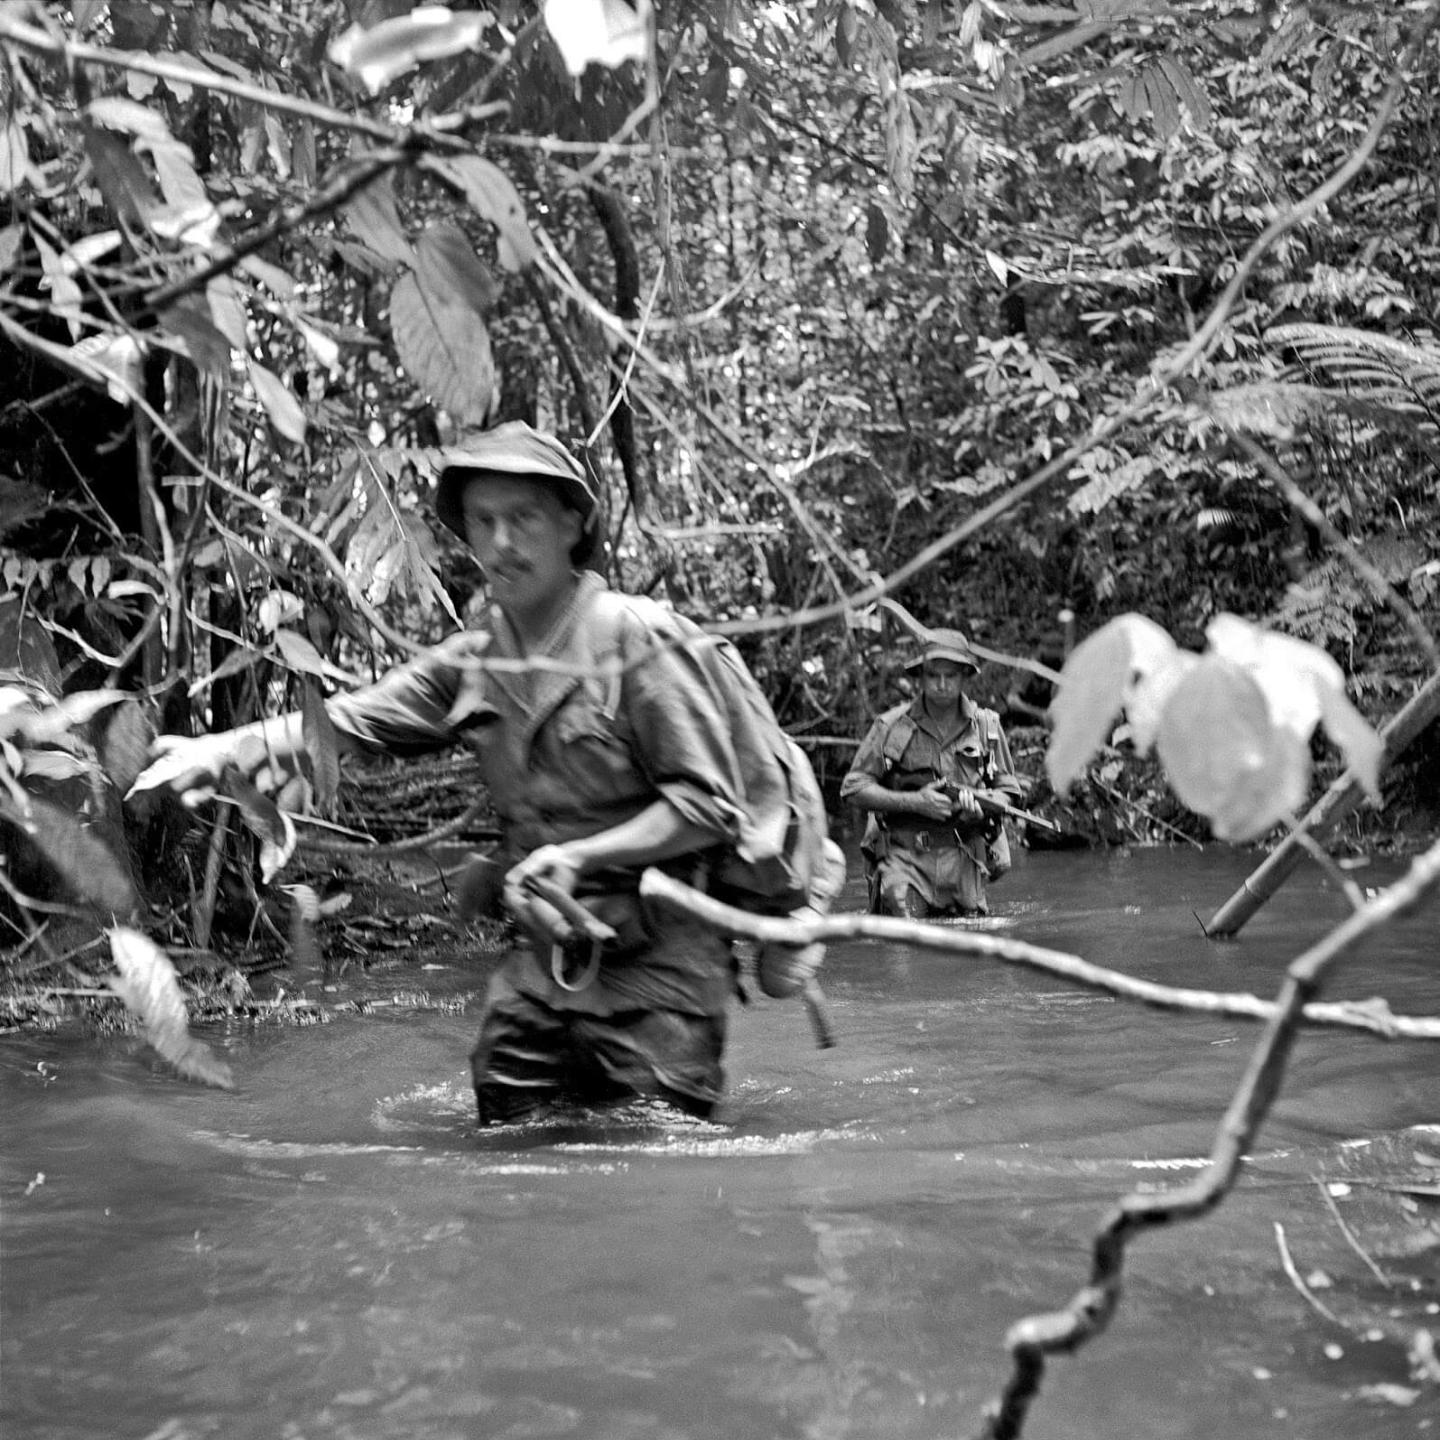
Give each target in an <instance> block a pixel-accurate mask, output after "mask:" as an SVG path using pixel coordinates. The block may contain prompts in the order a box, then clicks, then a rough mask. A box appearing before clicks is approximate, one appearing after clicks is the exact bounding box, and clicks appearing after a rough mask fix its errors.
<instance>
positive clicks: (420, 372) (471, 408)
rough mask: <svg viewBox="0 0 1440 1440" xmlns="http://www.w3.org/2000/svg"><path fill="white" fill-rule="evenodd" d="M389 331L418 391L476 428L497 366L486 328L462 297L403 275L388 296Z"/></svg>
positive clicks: (486, 408)
mask: <svg viewBox="0 0 1440 1440" xmlns="http://www.w3.org/2000/svg"><path fill="white" fill-rule="evenodd" d="M390 329H391V333H392V335H393V336H394V339H395V350H396V353H397V354H398V355H399V356H400V363H401V364H402V365H404V367H405V369H406V371H407V372H408V373H409V375H410V377H411V379H413V380H414V382H415V384H416V386H417V387H418V388H419V389H421V390H423V391H425V392H426V393H427V394H428V395H429V396H430V398H431V399H432V400H433V401H434V402H435V403H436V404H437V405H439V406H440V407H441V408H442V409H444V410H445V411H446V412H447V413H448V414H449V415H450V417H451V418H452V419H453V420H455V421H456V423H457V424H461V425H478V424H480V423H481V422H482V421H483V420H484V419H485V417H486V416H487V415H488V414H489V412H490V409H491V406H492V404H493V401H494V395H495V364H494V360H493V359H492V357H491V352H490V334H489V331H487V330H486V328H485V322H484V320H483V319H482V318H481V317H480V314H479V312H478V311H476V310H474V309H473V308H471V306H470V305H469V304H467V303H465V297H464V296H463V295H460V294H457V293H456V292H455V291H453V290H452V291H437V290H435V289H433V288H427V286H425V285H422V284H421V282H420V279H419V277H418V276H416V275H413V274H411V275H402V276H401V277H400V279H399V280H398V281H397V282H396V284H395V288H394V290H393V291H392V292H391V295H390Z"/></svg>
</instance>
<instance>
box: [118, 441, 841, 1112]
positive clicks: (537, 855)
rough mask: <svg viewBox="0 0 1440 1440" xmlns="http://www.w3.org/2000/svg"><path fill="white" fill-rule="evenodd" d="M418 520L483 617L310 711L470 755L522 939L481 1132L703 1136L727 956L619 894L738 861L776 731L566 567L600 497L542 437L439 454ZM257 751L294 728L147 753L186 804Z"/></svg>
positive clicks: (681, 650) (805, 966)
mask: <svg viewBox="0 0 1440 1440" xmlns="http://www.w3.org/2000/svg"><path fill="white" fill-rule="evenodd" d="M435 506H436V513H437V515H438V516H439V518H440V520H441V521H442V522H443V523H444V524H445V525H446V526H448V527H449V528H450V529H451V530H453V531H454V532H455V533H456V534H458V535H460V536H461V537H462V538H463V539H464V540H465V541H466V542H467V543H468V545H469V546H470V548H471V549H472V550H473V551H474V552H475V555H476V557H477V558H478V560H479V562H480V565H481V567H482V568H483V570H484V572H485V576H486V580H487V584H488V600H489V604H488V606H487V608H486V611H485V613H484V614H483V616H482V618H481V620H480V622H479V623H478V625H477V626H476V627H475V628H473V629H468V630H464V631H461V632H459V633H457V634H455V635H452V636H450V637H449V638H448V639H446V640H444V641H442V642H441V643H440V644H439V645H437V646H435V647H433V648H432V649H430V650H428V651H426V652H424V653H423V654H422V655H420V656H419V657H418V658H417V659H414V660H412V661H409V662H408V663H406V664H404V665H401V666H398V667H397V668H395V669H394V670H392V671H390V672H389V673H388V674H386V675H384V676H382V677H381V679H380V680H379V681H377V682H376V683H374V684H372V685H369V686H366V687H363V688H361V689H358V690H355V691H351V692H349V693H347V694H345V695H342V696H339V697H336V698H332V699H330V700H328V701H327V702H326V708H327V710H328V712H329V715H330V718H331V720H332V721H333V722H334V725H335V728H336V730H337V732H338V733H339V735H340V737H341V742H342V748H344V749H351V750H357V751H370V752H382V753H390V754H402V755H414V754H421V753H425V752H427V751H433V750H437V749H441V748H444V747H447V746H450V745H453V744H455V743H456V742H458V741H460V740H462V739H463V740H465V741H466V742H467V743H469V744H471V745H472V746H473V747H474V748H475V750H476V751H477V753H478V755H479V757H480V764H481V771H482V775H483V777H484V781H485V784H486V785H487V787H488V789H489V792H490V796H491V799H492V800H493V803H494V807H495V810H496V812H497V814H498V815H499V818H500V821H501V829H502V834H503V840H502V845H501V851H500V855H499V857H498V858H499V859H500V862H501V865H502V867H503V870H504V885H503V900H504V904H505V907H506V908H507V909H508V910H509V912H510V914H511V915H512V916H514V918H515V920H516V921H517V929H518V939H517V941H516V943H515V944H514V945H513V946H512V947H511V948H510V950H509V951H508V952H507V953H506V955H505V957H504V959H503V961H502V962H501V964H500V965H499V967H498V969H497V970H496V972H495V973H494V975H493V976H492V978H491V981H490V987H489V991H488V993H487V996H486V1003H485V1010H484V1016H483V1019H482V1021H481V1028H480V1036H479V1040H478V1042H477V1044H476V1046H475V1049H474V1052H473V1054H472V1056H471V1065H472V1071H473V1076H474V1084H475V1095H476V1101H477V1104H478V1108H479V1118H480V1123H481V1124H482V1125H483V1124H491V1123H496V1122H503V1121H512V1120H517V1119H520V1118H522V1117H524V1116H526V1115H528V1114H530V1113H532V1112H534V1111H535V1110H537V1109H539V1108H541V1107H543V1106H545V1105H546V1104H547V1102H550V1101H553V1100H557V1099H568V1100H582V1101H586V1102H589V1101H604V1100H613V1099H620V1098H624V1097H629V1096H651V1097H659V1098H662V1099H664V1100H666V1101H669V1102H671V1103H673V1104H674V1105H676V1106H679V1107H681V1108H682V1109H684V1110H686V1111H688V1112H690V1113H692V1114H696V1115H708V1114H709V1113H710V1112H711V1111H712V1109H713V1108H714V1106H715V1104H716V1102H717V1101H718V1100H719V1099H720V1096H721V1093H722V1088H723V1083H724V1075H723V1070H722V1063H721V1062H722V1055H723V1050H724V1044H725V1028H726V1009H727V1005H728V1002H729V1000H730V998H731V997H732V996H733V995H734V994H735V991H736V965H735V960H734V957H733V954H732V949H731V945H730V943H729V942H728V941H727V940H726V939H725V938H724V937H721V936H719V935H717V934H715V933H714V932H713V931H711V930H710V929H708V928H707V927H705V926H703V925H701V924H700V923H699V922H698V921H696V920H693V919H691V918H689V917H686V916H683V915H677V914H674V913H671V912H665V911H662V910H661V909H659V908H658V907H652V906H650V905H648V904H646V903H645V902H643V901H642V900H641V898H640V896H639V894H638V893H637V886H638V883H639V877H640V874H641V871H642V870H644V869H645V868H646V867H647V866H652V865H653V866H658V867H659V868H660V869H661V870H663V871H665V872H666V873H668V874H670V875H672V876H674V877H676V878H677V879H680V880H682V881H684V882H686V883H687V884H691V885H694V886H696V887H697V888H699V889H702V890H703V889H705V888H707V884H708V882H709V880H710V878H711V876H712V874H714V873H715V872H716V871H717V868H718V867H719V866H720V865H721V863H722V859H723V857H724V856H726V855H733V854H734V853H736V852H737V851H739V852H740V853H741V854H744V853H746V851H747V847H750V848H752V849H753V848H754V844H755V842H756V838H757V837H756V829H757V820H756V805H755V795H756V794H757V792H763V791H766V790H767V788H768V792H769V793H770V795H771V796H772V797H773V796H774V795H776V794H784V793H786V792H785V781H784V778H783V776H781V775H779V774H778V773H776V768H775V767H776V762H775V761H774V760H773V759H772V758H770V756H771V751H770V749H769V748H768V745H769V737H770V735H771V734H772V732H774V731H778V727H776V726H775V722H774V716H773V714H771V712H770V710H769V707H768V705H766V704H765V703H764V701H763V700H762V699H760V698H759V696H758V692H757V691H755V689H754V682H753V679H752V678H751V677H750V676H749V674H748V672H746V671H744V666H743V662H742V661H741V660H740V658H739V656H738V654H737V653H736V652H735V651H734V649H733V647H731V646H730V645H729V644H728V643H727V642H725V641H723V640H718V639H716V638H715V637H713V636H709V635H706V634H705V633H704V632H703V631H702V630H700V628H699V627H698V626H696V625H694V624H693V623H691V622H690V621H688V620H685V619H683V618H682V617H679V616H676V615H674V614H673V613H671V612H670V611H668V610H666V609H665V608H663V607H662V606H661V605H659V604H657V603H655V602H654V601H650V600H647V599H643V598H640V597H635V596H627V595H622V594H619V593H617V592H615V591H612V590H610V589H609V588H608V587H607V586H606V584H605V581H604V580H603V579H602V578H601V577H600V575H598V574H597V573H595V572H594V571H593V570H589V569H586V568H585V566H586V564H587V562H588V561H589V560H590V559H591V557H592V556H593V555H594V554H595V552H596V550H597V547H598V543H599V533H600V532H599V518H600V507H599V497H598V495H597V492H596V489H595V486H594V484H593V483H592V481H591V479H590V477H589V475H588V474H587V473H586V471H585V470H584V469H583V468H582V467H581V466H580V464H579V463H578V462H577V461H576V460H575V459H574V458H573V457H572V456H571V455H570V453H569V452H568V451H567V450H566V449H565V447H564V446H562V445H561V444H560V443H559V442H558V441H557V440H556V439H554V438H553V437H552V436H550V435H547V434H544V433H541V432H539V431H537V430H534V429H532V428H531V427H529V426H528V425H525V424H524V423H522V422H519V421H512V422H509V423H507V424H503V425H500V426H497V427H496V428H495V429H493V430H490V431H487V432H485V433H483V434H481V435H479V436H478V437H476V438H475V439H473V440H471V441H469V442H467V443H466V444H465V445H464V446H463V447H462V448H457V449H454V450H451V451H447V452H445V455H444V460H443V464H442V467H441V469H440V473H439V481H438V486H437V491H436V496H435ZM479 660H483V661H485V662H486V668H484V669H483V670H482V669H481V668H480V666H479V665H477V663H476V662H477V661H479ZM490 662H499V663H498V664H496V665H494V667H493V668H491V667H490ZM527 662H528V663H527ZM737 676H743V680H744V684H737ZM747 687H748V688H747ZM767 727H768V728H767ZM259 735H263V737H264V741H265V744H266V747H267V749H268V752H269V754H268V756H267V758H268V759H270V760H272V761H273V760H275V759H279V760H281V761H283V760H284V759H286V758H291V757H294V756H296V755H297V754H299V753H300V752H301V750H302V749H303V744H304V741H303V736H302V725H301V719H300V716H299V715H288V716H284V717H279V718H276V719H271V720H263V721H259V722H257V723H256V724H254V725H249V726H244V727H241V728H240V729H237V730H232V731H227V732H224V733H221V734H216V735H211V736H202V737H199V738H197V739H181V738H179V737H171V736H166V737H162V738H161V739H160V740H158V741H157V742H156V748H157V750H158V751H161V752H165V753H166V754H167V759H166V760H165V761H163V762H161V763H162V764H164V765H165V766H167V775H166V780H167V783H169V784H171V786H172V787H173V788H175V789H177V790H180V791H182V792H183V791H187V790H194V789H195V788H196V787H197V786H198V785H202V784H203V783H204V781H205V780H206V779H207V778H208V779H209V780H211V781H213V780H215V779H218V777H219V775H220V773H221V771H222V770H223V769H224V767H225V766H226V765H227V764H229V763H235V761H236V758H237V755H238V753H239V747H240V746H241V745H242V744H243V743H244V742H246V741H247V740H248V742H249V748H250V749H251V750H253V749H254V748H255V740H254V737H256V736H259ZM797 753H798V752H797ZM800 763H801V764H802V765H804V764H805V762H804V758H803V756H801V757H800ZM766 767H769V768H768V769H767V768H766ZM805 774H806V775H807V776H808V775H809V770H808V765H806V766H805ZM143 779H144V777H142V782H137V783H143ZM810 783H811V785H812V786H813V777H810ZM815 793H816V795H817V797H818V791H817V792H815ZM818 834H819V836H820V837H823V835H824V829H823V807H822V808H821V812H820V827H819V830H818ZM761 848H762V849H763V846H762V847H761ZM788 858H789V859H791V860H794V861H795V862H796V863H798V864H800V865H802V866H804V867H809V869H810V871H811V873H812V874H813V875H814V876H815V877H818V878H817V880H816V890H817V895H818V898H820V899H821V901H822V903H823V902H824V899H825V898H826V897H827V895H828V894H833V892H834V891H836V890H838V889H839V887H840V885H841V884H842V883H843V879H844V862H843V857H841V856H840V854H839V851H838V848H837V847H835V846H834V845H833V844H832V842H830V841H828V840H823V838H822V839H818V840H814V841H813V842H812V843H811V846H810V851H809V853H806V854H796V855H792V856H790V857H788ZM535 881H539V882H548V884H549V885H550V886H553V887H558V888H559V890H561V891H564V892H566V894H567V895H569V896H572V897H575V898H577V899H579V901H580V902H581V903H582V904H583V906H584V907H585V908H586V909H587V910H588V911H589V912H590V913H591V914H592V915H593V916H594V917H595V918H596V919H598V920H599V921H601V922H603V923H604V925H606V926H608V927H609V929H610V930H611V931H613V932H614V934H613V938H611V939H608V940H606V941H605V942H604V943H603V944H601V943H599V942H592V941H587V940H583V939H581V937H579V936H577V933H576V930H575V927H574V926H572V924H571V923H570V920H569V919H567V918H566V916H565V915H564V914H562V912H561V910H560V909H557V908H555V907H554V906H552V905H551V904H549V903H547V901H546V900H545V899H543V898H540V897H539V896H537V894H536V893H535V890H534V888H533V882H535ZM542 888H545V887H544V885H543V883H542ZM551 894H552V897H553V896H554V891H553V890H551ZM566 908H568V907H566ZM570 918H571V919H573V918H574V915H573V912H572V914H571V917H570ZM577 940H578V941H579V943H577ZM821 954H822V947H820V946H810V947H805V948H803V949H801V948H798V947H796V948H791V949H785V948H780V947H776V948H772V949H771V950H770V951H769V952H768V954H767V952H764V951H762V954H761V969H760V977H759V978H760V983H761V987H762V988H763V989H765V990H766V992H767V993H769V994H777V995H778V994H794V993H796V991H797V990H799V988H800V986H801V985H802V984H803V983H804V982H805V981H806V980H808V979H809V978H810V977H811V976H812V975H813V972H814V967H815V966H817V965H818V964H819V962H820V958H821ZM767 965H768V967H769V968H768V969H767Z"/></svg>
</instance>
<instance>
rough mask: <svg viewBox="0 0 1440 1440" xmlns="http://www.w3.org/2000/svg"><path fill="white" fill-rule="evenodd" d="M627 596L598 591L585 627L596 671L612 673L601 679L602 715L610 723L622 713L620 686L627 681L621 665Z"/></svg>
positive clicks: (592, 601)
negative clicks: (621, 635)
mask: <svg viewBox="0 0 1440 1440" xmlns="http://www.w3.org/2000/svg"><path fill="white" fill-rule="evenodd" d="M628 603H629V602H628V599H627V597H626V596H623V595H618V594H616V592H615V591H613V590H597V591H596V592H595V594H594V595H593V596H592V597H591V600H590V606H589V609H588V610H587V611H586V612H585V619H584V624H585V626H586V634H587V636H588V638H589V642H590V655H591V658H592V659H593V660H594V662H595V665H596V668H597V669H600V670H602V671H604V670H607V669H608V673H602V674H601V675H600V676H598V677H597V681H598V683H600V684H601V685H602V686H603V691H602V693H601V696H600V700H599V706H600V714H601V716H602V717H603V718H604V719H605V721H606V722H609V721H612V720H614V719H615V716H616V715H617V714H618V713H619V710H620V685H621V680H622V678H623V676H622V671H621V666H620V661H621V660H622V658H623V655H622V652H621V646H620V628H621V626H622V625H623V624H624V619H625V612H626V607H627V605H628Z"/></svg>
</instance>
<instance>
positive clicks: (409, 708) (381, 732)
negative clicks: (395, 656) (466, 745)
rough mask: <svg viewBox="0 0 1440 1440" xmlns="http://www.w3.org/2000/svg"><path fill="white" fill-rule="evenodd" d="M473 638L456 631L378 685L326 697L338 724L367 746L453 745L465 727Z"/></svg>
mask: <svg viewBox="0 0 1440 1440" xmlns="http://www.w3.org/2000/svg"><path fill="white" fill-rule="evenodd" d="M473 653H474V641H473V639H472V638H471V637H469V636H466V635H459V636H452V637H450V639H448V640H445V641H442V642H441V643H440V644H439V645H437V646H435V647H434V649H432V650H429V651H427V652H426V653H425V654H423V655H420V656H417V657H416V658H415V659H414V660H411V661H408V662H407V663H406V664H404V665H399V666H396V668H395V669H393V670H391V671H389V672H387V673H386V674H385V675H383V676H382V677H381V678H380V679H379V680H377V681H376V682H375V683H374V684H373V685H365V686H362V687H361V688H360V689H358V690H352V691H349V692H348V693H346V694H344V695H338V696H335V697H333V698H332V699H330V700H327V701H326V703H325V709H326V711H327V713H328V714H329V716H330V719H331V721H332V722H333V724H334V726H335V728H336V729H337V730H339V731H340V732H341V733H342V734H343V735H345V736H347V737H348V738H349V739H350V740H352V741H354V743H355V744H356V745H358V746H359V747H360V748H361V749H363V750H369V751H372V752H378V753H383V754H387V755H424V754H428V753H430V752H432V751H435V750H442V749H445V748H446V747H447V746H450V745H453V744H454V743H455V742H456V741H457V740H458V739H459V738H460V735H461V733H462V731H463V729H464V724H463V722H461V721H459V720H457V718H456V714H455V712H456V709H457V704H456V702H457V700H458V699H459V697H460V695H461V691H462V687H463V685H464V683H465V679H466V675H467V669H466V661H467V659H468V658H470V657H471V655H472V654H473Z"/></svg>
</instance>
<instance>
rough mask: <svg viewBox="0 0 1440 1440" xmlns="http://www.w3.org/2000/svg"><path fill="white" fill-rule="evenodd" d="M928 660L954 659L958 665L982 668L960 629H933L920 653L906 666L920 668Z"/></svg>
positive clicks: (909, 668) (975, 668) (911, 668)
mask: <svg viewBox="0 0 1440 1440" xmlns="http://www.w3.org/2000/svg"><path fill="white" fill-rule="evenodd" d="M927 660H953V661H954V662H955V663H956V664H957V665H968V666H969V667H970V668H971V669H972V670H976V671H978V670H979V669H980V662H979V661H978V660H977V659H976V658H975V652H974V651H973V650H972V649H971V648H970V642H969V641H968V640H967V639H966V638H965V637H964V635H962V634H961V633H960V631H958V630H932V631H931V632H930V634H929V636H928V637H927V638H926V640H925V643H924V645H923V646H922V647H921V650H920V653H919V654H918V655H917V656H916V657H915V658H914V659H913V660H912V661H910V663H909V664H908V665H906V667H905V668H906V669H907V670H918V669H919V668H920V667H921V666H922V665H923V664H924V663H925V662H926V661H927Z"/></svg>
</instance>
